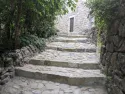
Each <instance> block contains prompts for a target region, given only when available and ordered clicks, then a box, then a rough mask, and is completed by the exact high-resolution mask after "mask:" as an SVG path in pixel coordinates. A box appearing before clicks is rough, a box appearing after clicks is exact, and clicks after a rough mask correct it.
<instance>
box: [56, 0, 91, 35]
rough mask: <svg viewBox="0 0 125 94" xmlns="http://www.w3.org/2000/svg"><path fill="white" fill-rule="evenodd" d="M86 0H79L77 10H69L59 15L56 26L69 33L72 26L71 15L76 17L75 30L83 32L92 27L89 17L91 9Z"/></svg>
mask: <svg viewBox="0 0 125 94" xmlns="http://www.w3.org/2000/svg"><path fill="white" fill-rule="evenodd" d="M85 1H86V0H78V3H77V8H76V11H75V12H71V11H70V12H69V13H68V14H66V15H62V16H61V17H60V16H59V17H57V20H56V28H57V29H58V30H59V31H60V32H64V33H68V32H70V31H69V28H70V17H74V20H75V21H74V32H83V31H84V30H86V29H88V28H89V27H90V21H89V18H88V15H89V11H90V10H89V9H88V8H87V7H86V5H85Z"/></svg>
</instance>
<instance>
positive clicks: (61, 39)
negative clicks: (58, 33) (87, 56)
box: [54, 37, 90, 43]
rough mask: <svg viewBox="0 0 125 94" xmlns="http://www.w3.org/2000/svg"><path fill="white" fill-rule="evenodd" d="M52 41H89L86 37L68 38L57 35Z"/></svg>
mask: <svg viewBox="0 0 125 94" xmlns="http://www.w3.org/2000/svg"><path fill="white" fill-rule="evenodd" d="M54 42H78V43H79V42H81V43H90V40H89V39H88V38H68V37H57V38H56V39H55V40H54Z"/></svg>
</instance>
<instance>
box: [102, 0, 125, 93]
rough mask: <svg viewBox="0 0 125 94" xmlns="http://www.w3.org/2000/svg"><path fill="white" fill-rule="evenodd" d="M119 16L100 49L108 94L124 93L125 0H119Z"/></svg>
mask: <svg viewBox="0 0 125 94" xmlns="http://www.w3.org/2000/svg"><path fill="white" fill-rule="evenodd" d="M120 1H121V6H120V8H119V15H118V16H119V17H118V19H117V20H115V21H114V22H113V24H112V25H111V26H110V29H109V30H108V32H107V38H106V42H105V43H104V45H103V46H102V49H101V63H102V65H103V71H104V72H105V74H106V75H107V87H108V91H109V94H125V11H123V10H125V0H120Z"/></svg>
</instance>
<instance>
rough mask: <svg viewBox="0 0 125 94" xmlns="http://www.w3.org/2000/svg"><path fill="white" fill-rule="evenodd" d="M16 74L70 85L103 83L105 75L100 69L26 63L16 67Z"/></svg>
mask: <svg viewBox="0 0 125 94" xmlns="http://www.w3.org/2000/svg"><path fill="white" fill-rule="evenodd" d="M16 75H17V76H23V77H27V78H33V79H40V80H49V81H54V82H59V83H65V84H69V85H102V84H104V81H105V76H104V75H103V74H101V72H100V70H83V69H76V68H62V67H52V66H51V67H49V66H37V65H30V64H28V65H25V66H24V67H17V68H16Z"/></svg>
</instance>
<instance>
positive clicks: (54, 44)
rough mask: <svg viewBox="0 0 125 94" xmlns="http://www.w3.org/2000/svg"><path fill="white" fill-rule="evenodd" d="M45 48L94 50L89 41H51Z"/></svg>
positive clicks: (78, 50)
mask: <svg viewBox="0 0 125 94" xmlns="http://www.w3.org/2000/svg"><path fill="white" fill-rule="evenodd" d="M46 48H47V49H54V50H59V51H69V52H96V46H95V45H94V44H90V43H65V42H52V43H48V44H47V47H46Z"/></svg>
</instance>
